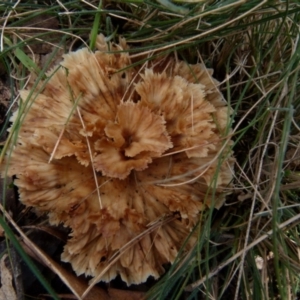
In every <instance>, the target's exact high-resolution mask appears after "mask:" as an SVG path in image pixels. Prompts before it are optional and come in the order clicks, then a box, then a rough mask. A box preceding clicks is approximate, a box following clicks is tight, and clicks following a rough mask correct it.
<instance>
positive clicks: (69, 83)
mask: <svg viewBox="0 0 300 300" xmlns="http://www.w3.org/2000/svg"><path fill="white" fill-rule="evenodd" d="M96 45H97V49H98V50H97V51H95V52H94V53H92V52H90V51H89V50H88V49H86V48H84V49H81V50H78V51H76V52H72V53H69V54H66V55H64V57H63V61H62V62H61V64H60V68H58V69H57V68H56V69H53V70H50V71H49V72H48V73H47V80H46V81H44V82H41V83H40V84H39V85H38V87H37V88H36V89H35V90H32V91H29V90H23V91H21V98H22V99H23V100H24V101H27V107H30V108H29V109H28V110H26V113H23V115H22V116H21V117H22V118H23V119H22V125H21V127H20V130H19V132H18V140H17V143H16V145H15V146H14V147H13V149H12V152H11V154H10V157H7V158H6V164H7V168H8V175H10V176H12V175H15V176H16V180H15V184H16V185H17V187H18V189H19V194H20V200H21V201H22V203H24V204H25V205H27V206H31V207H35V208H36V209H37V210H38V211H40V212H45V213H47V214H48V215H49V220H50V223H51V224H54V225H57V224H59V223H64V225H65V226H67V227H69V228H70V229H71V233H70V239H69V240H68V242H67V244H66V245H65V247H64V252H63V254H62V259H63V260H64V261H66V262H70V263H71V264H72V266H73V269H74V270H75V272H76V273H77V274H78V275H80V274H86V275H91V276H94V277H97V276H99V274H100V275H101V278H99V280H102V281H110V280H112V279H114V278H115V277H116V276H117V275H118V274H119V275H120V276H121V278H122V280H124V281H125V282H126V283H127V284H128V285H130V284H139V283H141V282H144V281H146V280H147V278H148V277H149V276H153V277H154V278H158V277H159V276H160V275H161V274H162V273H163V272H164V268H163V265H164V264H166V263H170V262H171V263H172V262H173V261H174V259H175V257H176V255H177V254H178V251H179V249H180V248H181V246H182V245H183V242H184V241H185V239H186V238H187V236H188V235H189V234H190V232H191V230H192V229H193V227H194V226H195V225H196V224H197V222H198V218H199V212H200V211H202V210H204V209H205V208H207V207H209V206H210V205H214V206H216V207H217V206H220V205H222V203H223V201H224V197H225V194H226V187H227V186H228V184H229V183H230V181H231V179H232V170H231V169H232V164H233V159H232V157H231V153H230V150H229V146H228V145H229V144H230V141H229V142H227V144H226V143H224V141H225V140H226V139H227V140H228V138H227V137H226V127H227V124H228V122H229V118H230V112H231V110H230V108H229V107H228V106H227V104H226V102H225V101H223V100H222V97H221V95H220V93H219V91H218V90H217V88H216V84H217V81H216V80H215V79H213V78H212V71H211V70H209V69H206V68H205V66H204V65H202V64H195V65H187V64H186V63H184V62H178V61H175V60H174V59H172V58H166V59H164V60H161V61H155V62H148V63H147V64H146V65H145V66H144V67H142V68H141V67H135V68H129V66H130V65H131V58H130V55H129V53H128V52H126V49H128V48H127V45H126V42H125V40H123V39H121V40H120V43H119V44H110V45H107V43H106V42H105V38H104V36H102V35H99V37H98V39H97V44H96ZM108 50H109V51H108ZM114 50H118V52H117V53H116V52H114ZM119 50H123V51H121V52H120V51H119ZM120 70H121V71H120ZM17 117H18V112H16V113H15V114H14V116H13V117H12V121H16V119H17ZM225 150H226V151H225ZM2 168H3V167H2ZM2 176H4V171H3V170H2ZM213 189H214V191H213ZM166 220H167V221H166ZM195 241H196V236H195V235H192V236H191V237H190V238H189V239H188V241H187V243H186V244H185V251H188V250H189V249H191V247H193V245H194V244H195ZM130 242H132V244H131V246H130V247H127V248H126V249H125V248H124V246H125V245H126V244H127V243H130ZM120 251H121V252H120ZM117 254H119V258H118V259H117V260H115V261H114V263H111V261H112V258H113V257H115V256H116V255H117ZM108 266H109V268H108ZM106 269H107V271H106V272H104V270H106Z"/></svg>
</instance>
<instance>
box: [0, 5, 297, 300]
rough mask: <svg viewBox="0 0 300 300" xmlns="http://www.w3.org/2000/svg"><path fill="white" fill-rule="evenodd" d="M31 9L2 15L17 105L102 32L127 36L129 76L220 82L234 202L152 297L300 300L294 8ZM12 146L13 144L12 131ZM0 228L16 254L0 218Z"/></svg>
mask: <svg viewBox="0 0 300 300" xmlns="http://www.w3.org/2000/svg"><path fill="white" fill-rule="evenodd" d="M37 3H41V2H37ZM32 5H33V4H32V3H31V1H22V2H17V3H15V4H14V5H12V4H11V3H5V4H3V5H2V6H1V7H0V9H1V11H2V15H3V17H2V24H3V27H2V39H1V54H0V58H1V62H2V64H3V65H4V66H5V68H6V70H7V74H10V77H9V78H10V85H11V88H12V90H14V91H15V94H14V97H13V99H12V100H14V99H17V97H18V94H17V90H18V89H20V88H24V87H26V85H27V84H30V82H32V79H30V78H29V76H34V77H37V78H38V79H41V78H43V76H44V75H45V71H46V70H47V68H48V66H47V65H50V64H51V62H52V60H53V59H54V57H55V55H56V54H55V51H54V50H55V49H56V50H57V51H58V50H60V49H63V50H62V51H68V50H69V49H75V48H76V47H80V46H81V45H83V44H84V42H85V43H87V44H89V45H90V47H91V48H93V45H94V41H95V37H96V35H97V34H98V33H99V32H102V33H104V34H105V35H106V36H109V38H110V39H115V40H117V39H118V37H119V36H120V35H122V36H124V37H125V38H126V39H127V42H128V43H129V44H130V46H131V49H130V51H131V55H132V57H133V58H134V62H135V64H142V63H144V62H145V61H147V60H150V59H154V58H156V57H158V56H161V55H172V56H174V57H176V58H178V59H181V60H185V61H187V62H189V63H196V62H204V63H205V64H206V65H207V66H209V67H212V68H213V69H214V70H215V73H214V76H215V77H216V78H217V79H218V80H219V81H220V86H219V88H220V89H221V91H222V93H223V95H224V98H225V99H226V100H227V101H228V102H229V103H230V105H231V106H232V108H233V118H232V124H228V128H231V127H232V128H233V129H232V131H231V132H230V133H229V134H230V135H232V136H233V139H234V144H233V145H232V148H233V151H234V153H235V156H236V160H237V161H236V167H235V178H234V181H233V186H232V187H231V192H232V193H231V195H230V196H228V198H227V201H226V203H225V205H224V206H223V207H222V208H220V209H219V210H215V209H213V208H211V209H210V210H208V211H206V212H205V213H204V214H203V215H201V222H199V225H198V227H196V228H195V229H194V230H196V231H197V232H198V235H199V238H198V243H197V245H196V246H195V248H194V249H193V251H191V252H190V253H183V252H182V253H180V255H179V256H178V258H177V260H176V261H175V263H174V264H173V265H172V266H170V267H168V271H167V273H166V274H165V275H164V276H163V277H162V278H161V280H159V281H158V282H157V283H156V284H155V285H154V286H153V287H152V288H151V289H150V290H149V291H148V294H147V295H148V296H147V297H148V298H149V299H182V298H184V299H275V298H276V297H280V298H281V299H293V298H296V297H297V293H298V290H299V289H298V286H299V275H298V274H299V270H300V263H299V255H298V253H299V246H300V240H299V234H298V233H299V229H300V228H299V220H300V209H299V198H300V194H299V192H300V191H299V182H300V175H299V169H300V163H299V158H298V157H299V152H298V149H299V147H300V146H299V145H300V135H299V131H300V128H299V127H300V126H299V125H298V124H299V118H300V114H299V112H300V96H299V95H300V93H299V92H300V91H299V87H300V85H299V54H300V52H299V51H300V45H299V25H298V24H299V22H300V7H299V4H298V3H297V2H296V1H206V2H201V1H193V2H184V1H180V2H176V3H173V2H170V1H157V2H155V1H142V0H136V1H116V2H114V1H111V2H109V3H104V2H103V3H101V2H99V1H68V2H64V3H63V4H62V3H61V2H58V1H53V2H52V1H48V3H46V4H45V3H44V2H43V3H41V4H35V6H34V7H33V6H32ZM41 16H42V17H45V16H47V17H49V18H50V20H58V25H57V27H55V26H54V23H49V24H50V25H49V26H50V28H40V24H41V23H40V21H38V20H39V17H41ZM51 26H52V27H51ZM53 27H55V28H53ZM92 28H93V30H91V29H92ZM42 44H48V45H50V46H51V47H52V45H54V46H53V48H51V51H52V53H53V54H52V56H50V59H48V62H46V63H45V64H43V65H40V64H39V62H38V60H37V54H36V51H33V50H32V47H33V46H34V47H36V46H38V47H39V46H40V45H42ZM5 124H6V125H7V124H8V123H7V122H6V123H5ZM1 134H2V135H4V134H5V129H4V127H3V129H2V131H1ZM12 134H15V138H17V131H15V132H14V131H13V132H12ZM3 154H4V151H3ZM2 197H3V198H5V193H4V194H3V196H2ZM1 225H3V227H4V228H6V229H7V232H6V234H7V236H8V238H9V239H10V240H11V241H12V242H13V243H15V240H16V239H15V237H14V234H13V232H12V231H11V230H9V229H8V227H7V223H6V219H5V218H2V219H1ZM16 243H17V241H16ZM19 251H22V250H19ZM36 276H38V277H39V276H40V275H39V274H38V273H36ZM49 292H50V291H49Z"/></svg>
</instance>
